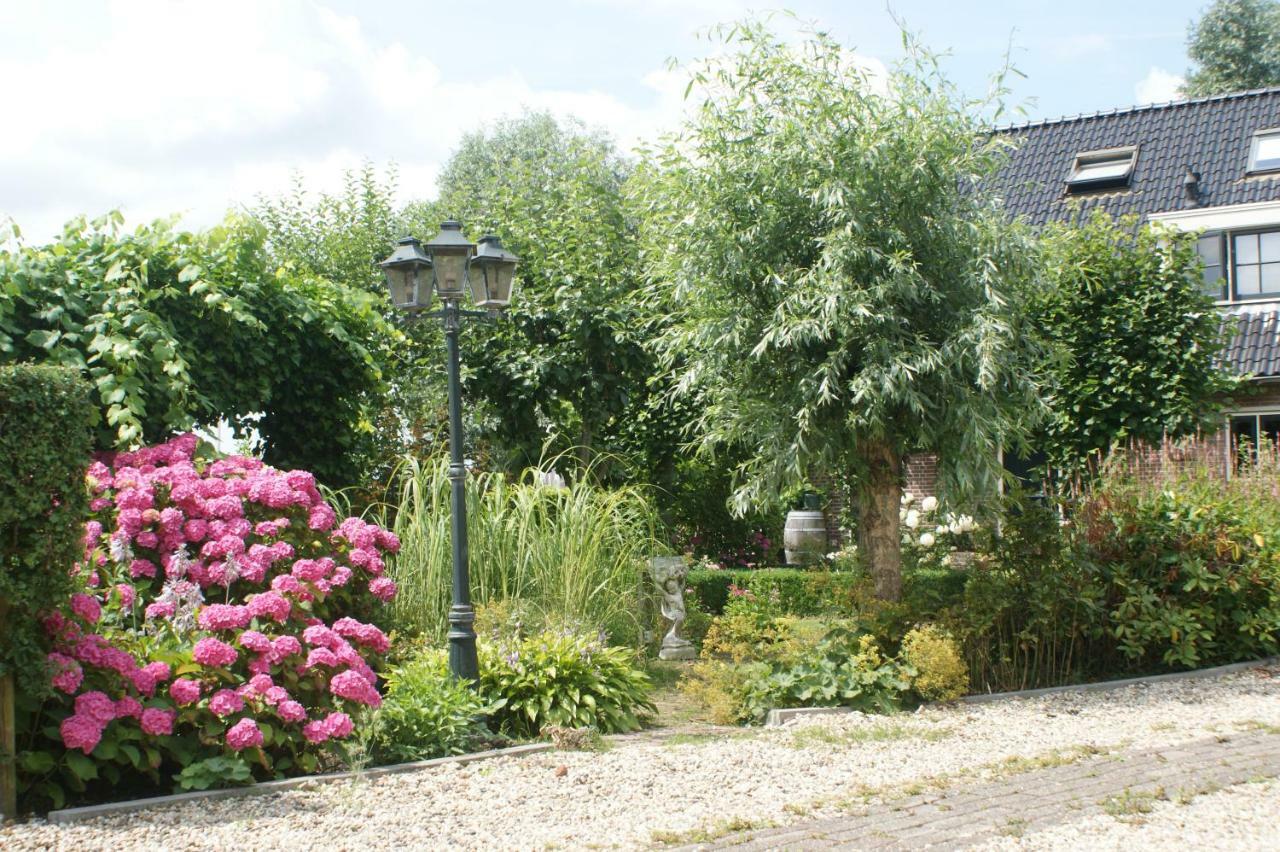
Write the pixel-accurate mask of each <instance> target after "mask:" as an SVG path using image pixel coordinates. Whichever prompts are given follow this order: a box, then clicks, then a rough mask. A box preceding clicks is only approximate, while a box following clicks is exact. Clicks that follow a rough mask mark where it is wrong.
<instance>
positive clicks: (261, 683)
mask: <svg viewBox="0 0 1280 852" xmlns="http://www.w3.org/2000/svg"><path fill="white" fill-rule="evenodd" d="M249 685H250V686H252V687H253V691H254V692H256V693H258V694H259V695H266V693H267V690H268V689H270V688H271V687H273V686H275V682H274V681H272V680H271V675H267V674H256V675H254V676H253V677H251V678H249Z"/></svg>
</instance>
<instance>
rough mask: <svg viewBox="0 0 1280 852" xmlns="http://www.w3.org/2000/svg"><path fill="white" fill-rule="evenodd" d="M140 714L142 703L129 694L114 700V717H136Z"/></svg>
mask: <svg viewBox="0 0 1280 852" xmlns="http://www.w3.org/2000/svg"><path fill="white" fill-rule="evenodd" d="M141 716H142V704H141V703H140V702H139V701H138V699H136V698H134V697H133V696H131V695H126V696H125V697H124V698H119V699H117V700H116V718H117V719H124V718H133V719H137V718H140V717H141Z"/></svg>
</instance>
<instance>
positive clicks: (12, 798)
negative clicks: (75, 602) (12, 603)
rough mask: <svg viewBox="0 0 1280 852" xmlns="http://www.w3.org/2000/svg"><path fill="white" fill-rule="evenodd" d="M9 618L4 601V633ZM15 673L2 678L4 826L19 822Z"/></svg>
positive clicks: (0, 794) (0, 604) (0, 808)
mask: <svg viewBox="0 0 1280 852" xmlns="http://www.w3.org/2000/svg"><path fill="white" fill-rule="evenodd" d="M8 614H9V603H8V601H6V600H4V599H2V598H0V629H3V625H4V623H5V618H6V616H8ZM14 698H15V692H14V681H13V673H12V672H9V673H7V674H3V675H0V822H2V821H4V820H6V819H17V818H18V763H17V760H16V757H17V754H18V737H17V733H18V732H17V726H16V723H15V720H14V715H13V703H14Z"/></svg>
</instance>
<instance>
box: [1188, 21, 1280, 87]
mask: <svg viewBox="0 0 1280 852" xmlns="http://www.w3.org/2000/svg"><path fill="white" fill-rule="evenodd" d="M1187 53H1188V54H1189V55H1190V57H1191V61H1192V62H1194V63H1195V64H1196V67H1195V68H1193V69H1191V70H1190V71H1188V72H1187V82H1186V83H1185V84H1184V85H1183V87H1182V93H1183V94H1184V95H1186V96H1187V97H1204V96H1206V95H1217V94H1222V93H1224V92H1235V91H1240V90H1242V89H1257V88H1261V87H1263V86H1275V85H1280V3H1277V2H1276V0H1215V2H1214V3H1213V5H1212V6H1210V7H1209V8H1208V9H1206V10H1205V12H1204V14H1203V15H1202V16H1201V18H1200V20H1199V21H1195V22H1193V23H1192V24H1191V27H1190V29H1189V31H1188V34H1187Z"/></svg>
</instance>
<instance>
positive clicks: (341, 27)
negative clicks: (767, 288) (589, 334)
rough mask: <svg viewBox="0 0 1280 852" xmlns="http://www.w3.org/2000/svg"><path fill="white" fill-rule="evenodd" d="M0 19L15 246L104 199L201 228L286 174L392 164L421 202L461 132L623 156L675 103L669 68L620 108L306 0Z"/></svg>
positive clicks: (99, 208)
mask: <svg viewBox="0 0 1280 852" xmlns="http://www.w3.org/2000/svg"><path fill="white" fill-rule="evenodd" d="M0 17H3V19H4V23H5V28H4V29H5V30H7V31H8V34H7V35H0V79H4V80H6V81H9V84H8V85H7V87H6V100H7V103H6V114H7V115H9V116H11V117H15V118H16V117H18V116H21V117H22V118H21V120H14V121H11V122H10V124H9V126H8V127H6V129H5V132H4V133H2V134H0V216H2V215H5V214H7V215H11V216H13V217H14V218H15V219H16V220H17V221H18V222H19V224H20V225H22V226H23V230H24V231H25V232H26V234H27V235H28V237H29V238H30V239H33V240H40V239H44V238H47V237H49V236H51V235H52V234H53V233H55V232H56V230H57V229H58V227H59V226H60V225H61V223H62V222H63V221H64V220H65V219H67V218H69V217H71V216H72V215H75V214H77V213H90V214H97V213H101V212H103V211H105V210H107V209H109V208H111V207H116V206H122V207H123V208H124V209H125V212H126V215H127V216H128V217H129V219H130V221H132V222H138V221H143V220H146V219H150V218H153V217H155V216H160V215H167V214H169V213H173V212H183V211H189V212H190V215H189V216H188V219H187V222H188V224H191V225H203V224H208V223H211V222H213V221H216V220H217V219H218V218H220V217H221V215H222V214H223V212H224V211H225V210H226V209H227V207H228V206H230V205H232V204H235V203H251V202H252V201H253V199H254V196H255V195H257V194H259V193H263V194H272V193H274V192H279V191H282V190H284V189H285V188H286V187H287V186H288V183H289V180H290V176H291V175H292V173H294V172H295V171H301V172H302V173H303V174H304V175H306V177H307V179H308V183H309V185H312V186H317V187H320V188H330V187H335V186H337V184H338V182H339V179H340V177H341V173H342V171H343V170H344V169H347V168H352V167H355V166H357V165H359V163H360V162H361V160H363V159H365V158H369V159H372V160H373V161H375V162H377V163H384V162H388V161H395V162H396V163H397V164H398V166H399V171H400V174H401V177H402V181H401V184H402V186H403V188H404V191H405V192H406V194H407V195H409V196H411V197H423V196H428V195H430V194H431V193H432V192H434V179H435V175H436V174H437V173H438V171H439V168H440V166H441V165H442V164H443V162H444V161H445V159H446V158H447V156H448V154H449V152H450V151H451V150H452V149H453V147H454V146H455V145H456V143H457V141H458V139H459V137H460V136H461V135H462V134H463V133H464V132H466V131H467V130H470V129H473V128H474V127H476V123H477V122H481V121H483V122H486V123H487V122H491V121H493V120H495V119H497V118H500V117H504V116H510V115H516V114H518V113H519V112H520V111H522V110H523V109H526V108H527V109H535V110H549V111H551V112H553V113H555V114H557V115H569V114H572V115H576V116H577V117H579V118H581V119H582V120H583V121H584V122H586V123H587V124H588V125H591V126H600V127H604V128H606V129H608V130H609V131H610V132H612V133H613V134H614V136H615V138H617V139H618V141H619V143H620V144H621V145H622V146H623V147H624V148H629V147H630V146H631V145H632V144H633V143H635V142H636V141H638V140H640V139H642V138H645V137H650V136H653V135H655V134H656V133H657V132H658V131H659V130H660V129H662V128H664V127H666V126H669V125H671V124H673V123H674V122H675V120H676V119H677V118H678V117H679V115H680V112H681V110H682V95H683V91H684V86H683V83H682V82H681V81H680V80H679V79H678V72H670V71H654V72H652V73H650V74H648V75H646V76H645V77H644V78H643V79H642V80H641V81H639V82H640V83H641V84H642V86H643V91H645V92H646V93H647V97H645V98H640V99H637V101H638V102H628V101H624V100H622V99H620V98H618V97H616V96H614V95H612V94H610V93H608V92H604V91H600V90H598V89H594V88H590V87H586V88H582V89H568V88H564V89H545V88H536V87H534V86H533V85H531V84H530V83H529V82H528V80H526V79H525V78H524V77H523V76H522V75H521V74H519V73H518V72H515V71H507V72H504V73H501V74H496V75H493V76H490V77H488V78H484V77H480V76H477V75H476V74H475V72H474V69H467V71H466V75H465V77H462V76H459V77H450V76H448V75H446V74H445V73H444V72H443V71H442V69H441V68H440V67H439V66H438V65H437V64H436V63H435V62H433V61H432V59H431V57H430V56H429V55H426V54H424V53H422V52H421V51H420V50H419V49H418V48H417V46H410V45H406V44H403V43H399V42H391V43H379V42H377V41H376V40H375V39H373V38H372V37H371V36H370V35H369V33H368V32H367V31H366V30H365V28H364V27H362V25H361V23H360V21H359V20H358V19H356V18H354V17H350V16H345V15H341V14H338V13H336V12H334V11H332V10H331V9H329V8H327V7H325V6H323V5H320V4H319V3H317V2H314V0H282V2H276V3H261V2H254V0H222V2H218V3H209V2H207V0H194V2H193V0H183V2H168V1H167V0H114V2H111V3H109V4H108V5H107V6H105V7H102V20H100V21H93V22H84V21H81V22H78V23H77V26H78V27H79V29H76V28H75V27H72V28H68V23H67V20H66V16H65V14H64V13H63V12H62V11H60V10H59V9H58V8H57V7H56V5H55V4H49V5H48V6H47V7H46V6H45V4H25V5H24V6H22V7H21V11H16V12H15V10H14V9H13V8H12V7H11V8H10V10H9V11H8V12H7V13H5V14H4V15H3V16H0ZM23 42H25V43H27V44H28V45H29V46H30V48H31V49H28V50H15V49H11V48H12V47H13V46H14V45H21V44H22V43H23ZM423 42H424V44H425V45H426V46H427V48H428V49H429V47H430V44H431V40H430V39H425V40H423ZM481 105H483V112H480V107H481ZM442 119H443V120H442Z"/></svg>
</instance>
